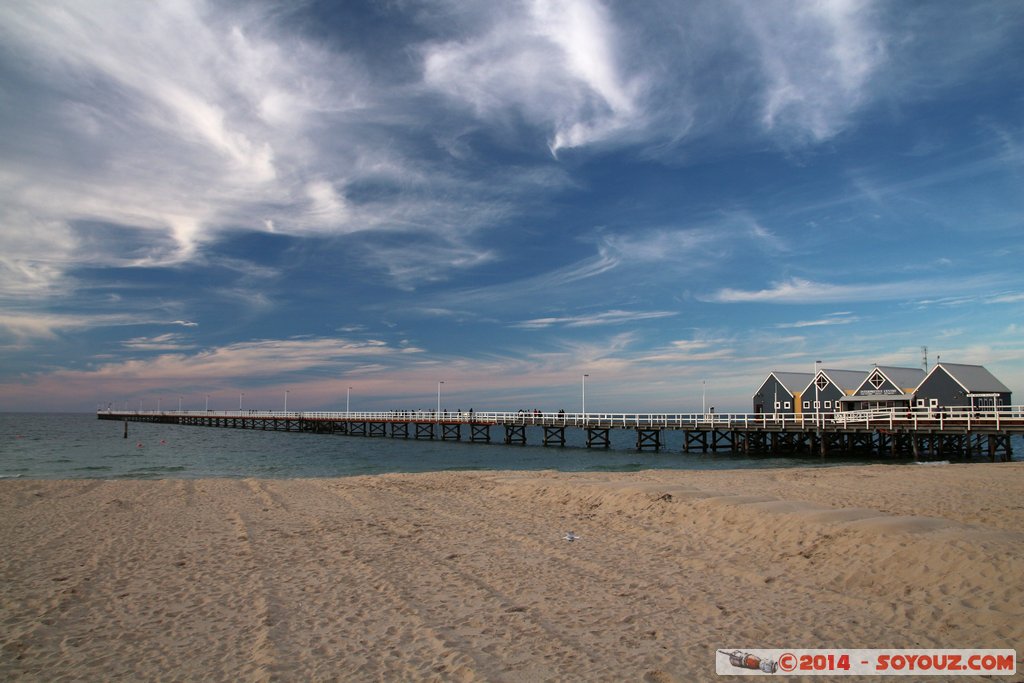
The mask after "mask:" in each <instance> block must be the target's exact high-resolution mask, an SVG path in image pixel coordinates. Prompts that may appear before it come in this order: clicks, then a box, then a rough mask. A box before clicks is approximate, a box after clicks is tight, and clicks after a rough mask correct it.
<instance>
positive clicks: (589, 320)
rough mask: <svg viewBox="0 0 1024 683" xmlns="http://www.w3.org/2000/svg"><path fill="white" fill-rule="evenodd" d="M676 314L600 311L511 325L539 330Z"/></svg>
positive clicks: (616, 323)
mask: <svg viewBox="0 0 1024 683" xmlns="http://www.w3.org/2000/svg"><path fill="white" fill-rule="evenodd" d="M674 315H678V313H677V312H675V311H618V310H612V311H602V312H601V313H591V314H588V315H573V316H563V317H550V318H533V319H532V320H524V321H522V322H519V323H515V324H513V325H512V326H513V327H521V328H524V329H528V330H539V329H545V328H548V327H594V326H597V325H624V324H626V323H632V322H638V321H640V320H654V319H658V318H668V317H671V316H674Z"/></svg>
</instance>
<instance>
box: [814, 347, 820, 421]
mask: <svg viewBox="0 0 1024 683" xmlns="http://www.w3.org/2000/svg"><path fill="white" fill-rule="evenodd" d="M819 365H821V361H820V360H816V361H814V422H815V424H817V422H818V418H819V417H820V415H821V401H820V399H819V397H818V366H819Z"/></svg>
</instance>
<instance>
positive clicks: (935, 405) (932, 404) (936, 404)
mask: <svg viewBox="0 0 1024 683" xmlns="http://www.w3.org/2000/svg"><path fill="white" fill-rule="evenodd" d="M928 405H929V407H931V408H938V407H939V399H937V398H930V399H928Z"/></svg>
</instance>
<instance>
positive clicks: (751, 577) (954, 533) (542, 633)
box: [0, 463, 1024, 681]
mask: <svg viewBox="0 0 1024 683" xmlns="http://www.w3.org/2000/svg"><path fill="white" fill-rule="evenodd" d="M570 530H571V531H573V532H575V534H577V535H578V536H579V539H578V540H576V541H572V542H568V541H566V540H564V539H563V537H564V536H565V534H566V533H567V532H568V531H570ZM0 542H2V548H3V550H2V558H0V593H2V605H0V623H2V626H3V627H2V629H0V639H2V659H0V678H2V679H4V680H10V679H22V680H41V681H42V680H45V681H54V680H60V679H62V678H64V679H72V678H74V679H81V680H111V679H116V678H120V679H122V680H156V679H159V680H241V681H249V680H254V681H256V680H353V681H361V680H384V681H392V680H445V681H448V680H454V681H474V680H488V681H540V680H562V681H566V680H579V681H584V680H585V681H601V680H607V681H620V680H636V681H643V680H646V681H695V680H697V681H699V680H714V679H715V678H716V676H715V669H714V652H715V650H716V649H717V648H727V649H733V648H782V647H788V648H827V647H844V648H879V647H890V648H894V647H899V648H910V647H922V648H930V647H953V648H967V647H972V648H1015V649H1016V650H1017V651H1018V657H1019V658H1020V657H1021V656H1024V463H1000V464H965V465H960V464H950V465H933V466H923V465H874V466H865V467H835V468H816V469H815V468H801V469H784V470H746V471H702V472H689V471H663V470H658V471H645V472H638V473H599V474H594V473H555V472H443V473H430V474H416V475H383V476H375V477H354V478H344V479H301V480H255V479H245V480H238V479H206V480H174V479H167V480H159V481H102V480H84V481H39V480H26V481H21V480H16V481H3V482H0ZM1021 668H1022V667H1021V663H1020V659H1018V670H1021ZM818 680H821V679H818ZM874 680H878V679H874ZM959 680H963V679H959ZM1002 680H1006V679H1005V678H1003V679H1002Z"/></svg>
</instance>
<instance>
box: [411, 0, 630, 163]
mask: <svg viewBox="0 0 1024 683" xmlns="http://www.w3.org/2000/svg"><path fill="white" fill-rule="evenodd" d="M616 39H617V38H616V30H615V26H614V24H613V22H612V21H611V19H610V17H609V16H608V13H607V11H606V10H605V9H604V7H603V6H602V5H601V4H600V3H599V2H596V1H592V0H568V1H566V2H552V1H550V0H533V1H532V2H528V3H526V4H525V6H524V8H523V11H522V12H517V11H498V12H495V13H494V15H493V16H492V17H491V24H490V26H488V27H487V28H486V30H482V31H480V32H478V33H475V34H473V35H470V36H467V37H464V38H461V39H457V40H452V41H448V42H445V43H437V44H431V45H427V46H426V47H425V48H424V60H423V62H424V81H425V83H426V84H427V85H428V86H429V87H431V88H434V89H436V90H437V91H439V92H442V93H444V94H445V95H447V96H449V97H452V98H454V99H457V100H461V101H463V102H465V103H466V104H467V105H469V106H470V107H472V108H473V110H474V111H475V112H476V113H477V114H478V115H479V116H481V117H487V118H491V117H497V118H502V117H505V116H507V112H508V111H509V110H516V111H519V112H521V113H522V114H523V115H524V116H526V117H527V119H528V120H529V121H530V122H531V123H533V124H536V125H540V126H542V127H544V128H545V129H546V130H547V131H548V134H549V135H550V142H549V145H550V148H551V150H552V152H553V153H557V151H558V150H559V149H563V148H566V147H578V146H581V145H585V144H588V143H591V142H595V141H600V140H602V139H604V138H605V137H607V136H608V135H611V134H613V133H615V132H616V131H618V130H619V129H621V128H623V127H626V126H632V125H635V124H636V121H635V120H634V119H635V117H636V116H637V114H638V113H639V110H638V107H637V104H636V98H637V97H638V94H639V92H640V90H641V88H640V81H638V80H635V79H634V80H630V79H629V78H626V77H625V76H624V75H623V74H622V73H621V68H620V66H619V64H618V63H617V56H618V53H617V49H616Z"/></svg>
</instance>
